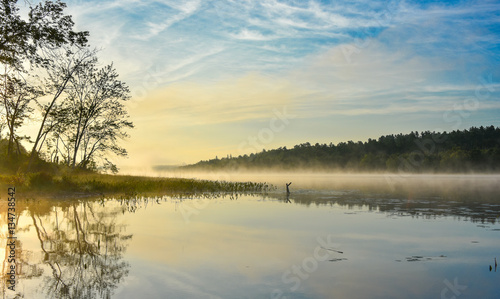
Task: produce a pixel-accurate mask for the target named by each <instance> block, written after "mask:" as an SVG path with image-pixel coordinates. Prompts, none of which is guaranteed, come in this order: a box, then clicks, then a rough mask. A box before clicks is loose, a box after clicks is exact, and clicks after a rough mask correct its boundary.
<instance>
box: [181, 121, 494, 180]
mask: <svg viewBox="0 0 500 299" xmlns="http://www.w3.org/2000/svg"><path fill="white" fill-rule="evenodd" d="M181 168H182V169H184V170H208V171H211V170H214V171H215V170H257V169H273V170H296V169H311V170H312V169H314V170H321V171H388V172H400V171H404V172H413V173H419V172H469V171H474V172H498V171H500V128H495V127H494V126H489V127H483V126H481V127H479V128H477V127H472V128H470V129H469V130H463V131H452V132H430V131H425V132H421V133H419V132H411V133H410V134H397V135H386V136H381V137H379V138H378V139H368V141H367V142H361V141H358V142H353V141H348V142H340V143H338V144H337V145H335V144H333V143H330V144H319V143H316V144H314V145H311V144H310V143H309V142H306V143H302V144H299V145H296V146H294V147H293V148H290V149H288V148H286V147H280V148H278V149H273V150H267V151H266V150H263V151H262V152H260V153H257V154H250V155H244V156H238V157H232V156H228V157H227V158H222V159H219V158H217V157H216V158H215V159H212V160H208V161H200V162H198V163H196V164H194V165H187V166H183V167H181Z"/></svg>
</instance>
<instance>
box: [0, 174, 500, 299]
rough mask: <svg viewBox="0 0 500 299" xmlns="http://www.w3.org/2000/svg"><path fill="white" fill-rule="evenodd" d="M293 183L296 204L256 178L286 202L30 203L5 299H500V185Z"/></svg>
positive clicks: (490, 181) (472, 181)
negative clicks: (13, 281)
mask: <svg viewBox="0 0 500 299" xmlns="http://www.w3.org/2000/svg"><path fill="white" fill-rule="evenodd" d="M286 178H287V179H290V180H291V181H293V183H292V185H291V186H290V187H291V191H292V192H291V194H290V196H288V197H287V196H286V193H285V192H284V188H283V187H284V182H285V177H280V176H273V177H270V176H267V177H265V178H263V177H262V176H261V177H257V176H254V177H253V179H254V180H257V181H259V180H264V179H265V180H266V181H271V182H273V183H275V184H277V185H278V186H279V188H278V190H276V192H274V193H272V194H267V195H255V196H251V195H239V196H236V195H225V196H223V195H216V196H213V195H207V196H205V197H196V198H171V197H160V198H128V199H111V198H108V199H104V200H64V201H62V200H57V201H56V200H30V201H18V203H17V210H18V211H19V212H20V215H18V216H19V217H18V224H17V230H16V237H17V240H18V241H17V243H16V257H17V268H18V274H17V276H16V279H17V285H16V292H12V291H10V290H7V289H6V284H5V280H6V276H5V275H6V271H8V269H7V268H6V267H7V266H8V263H7V262H6V261H4V263H3V264H2V265H3V270H2V273H3V277H2V289H3V290H2V292H3V297H4V298H14V296H15V294H16V293H17V294H18V295H19V296H20V297H22V296H24V297H23V298H133V299H136V298H454V297H455V298H500V269H498V270H497V269H496V268H495V261H494V258H497V259H500V225H499V221H500V218H499V217H500V198H499V195H497V194H498V191H499V189H500V188H499V187H498V183H499V182H500V180H499V177H497V176H481V177H474V178H472V177H464V176H455V177H448V176H439V177H438V176H436V177H432V178H431V179H430V180H428V178H425V179H424V178H423V177H409V178H405V180H400V179H397V180H394V178H390V179H389V180H387V178H380V177H370V176H364V177H363V176H352V177H351V178H350V179H348V180H343V181H342V180H341V178H340V177H338V176H312V175H309V176H307V177H300V178H299V177H298V176H296V177H290V176H288V177H286ZM1 204H2V205H1V210H0V211H1V216H2V218H1V219H0V223H1V234H2V241H1V246H0V256H2V257H4V256H5V257H6V258H7V257H8V256H7V252H8V246H7V240H6V239H5V237H6V236H7V219H6V204H5V198H4V197H2V202H1ZM6 249H7V250H6ZM490 266H491V267H492V268H491V270H490Z"/></svg>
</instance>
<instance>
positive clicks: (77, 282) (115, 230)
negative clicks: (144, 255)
mask: <svg viewBox="0 0 500 299" xmlns="http://www.w3.org/2000/svg"><path fill="white" fill-rule="evenodd" d="M103 207H104V205H103V204H96V202H94V201H81V202H80V201H65V202H55V201H50V200H43V201H29V202H28V203H24V207H23V208H24V209H21V210H20V211H22V212H20V213H19V215H18V221H19V222H20V223H21V225H22V226H21V227H19V228H18V229H17V231H16V234H17V237H18V243H17V244H16V245H17V249H18V250H17V252H16V257H17V259H18V260H19V262H18V264H19V265H18V266H17V269H18V276H17V279H18V283H20V282H22V283H23V284H24V285H23V286H21V285H18V286H17V287H16V291H17V290H22V289H25V288H26V286H28V285H30V286H31V285H32V284H33V283H32V282H35V281H36V283H39V285H38V287H37V288H36V289H37V290H38V291H37V292H36V293H37V294H34V295H35V296H36V297H41V298H111V295H112V293H113V290H114V289H115V288H116V287H117V286H118V284H119V283H120V282H121V281H122V280H123V279H124V278H125V277H126V276H127V274H128V272H129V264H128V263H127V262H126V261H124V260H123V253H124V251H125V249H126V248H127V242H128V240H129V239H130V238H131V237H132V235H130V234H126V227H125V225H123V224H120V223H118V222H117V216H118V215H120V214H122V213H123V208H122V207H121V206H119V205H116V206H114V207H113V206H110V205H107V206H106V209H104V208H103ZM18 209H19V207H18ZM2 216H4V215H2ZM2 219H4V217H2ZM2 224H3V223H2ZM24 240H26V241H29V240H36V241H37V242H36V243H32V244H30V245H31V246H29V247H28V248H26V247H27V246H23V242H24ZM5 264H6V261H5V260H4V265H5ZM2 273H3V274H4V275H5V274H6V272H5V271H2ZM2 281H5V278H4V277H3V278H2ZM31 291H33V290H31ZM4 293H5V292H4ZM40 293H43V296H42V295H41V294H40ZM18 295H19V296H24V294H23V293H22V292H20V291H18ZM34 295H27V297H29V298H34V297H32V296H34Z"/></svg>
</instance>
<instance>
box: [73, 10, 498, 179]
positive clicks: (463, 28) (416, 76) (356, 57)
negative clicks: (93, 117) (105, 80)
mask: <svg viewBox="0 0 500 299" xmlns="http://www.w3.org/2000/svg"><path fill="white" fill-rule="evenodd" d="M66 2H67V4H68V8H67V11H66V12H67V13H69V14H71V15H72V16H73V19H74V21H75V23H76V28H77V29H78V30H88V31H89V32H90V43H91V45H92V46H95V47H97V48H100V49H101V51H100V53H99V57H100V60H101V62H103V63H110V62H113V63H114V66H115V67H116V69H117V70H118V72H119V74H120V78H121V79H122V80H123V81H125V82H126V83H127V84H128V85H129V87H130V89H131V95H132V97H131V99H130V101H129V102H128V103H127V107H128V109H129V113H130V117H131V120H132V121H133V122H134V124H135V128H134V129H133V130H131V131H130V132H129V133H130V135H131V137H130V138H129V139H128V140H125V141H123V143H122V145H123V146H124V147H125V148H127V150H128V153H129V157H128V159H124V160H118V166H119V167H121V168H123V169H129V168H131V167H142V168H148V167H151V166H152V165H179V164H184V163H187V164H191V163H196V162H197V161H200V160H207V159H212V158H215V157H216V156H218V157H219V158H220V157H225V156H227V155H232V156H238V155H244V154H250V153H252V152H253V153H255V152H259V151H261V150H262V149H273V148H278V147H281V146H286V147H288V148H291V147H293V146H294V145H296V144H300V143H305V142H310V143H311V144H315V143H327V144H329V143H331V142H333V143H334V144H337V143H338V142H342V141H348V140H353V141H359V140H361V141H366V140H368V138H372V139H376V138H378V137H379V136H381V135H387V134H397V133H409V132H411V131H427V130H429V131H452V130H457V129H467V128H470V127H471V126H481V125H484V126H486V125H494V126H500V118H499V116H500V100H499V95H500V68H499V59H500V55H499V54H500V51H499V50H500V24H499V22H500V2H499V1H487V0H482V1H374V0H354V1H324V0H321V1H320V0H311V1H298V0H287V1H285V0H239V1H237V0H213V1H210V0H178V1H174V0H162V1H149V0H145V1H136V0H98V1H91V0H89V1H86V0H74V1H70V0H68V1H66Z"/></svg>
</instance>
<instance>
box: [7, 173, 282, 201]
mask: <svg viewBox="0 0 500 299" xmlns="http://www.w3.org/2000/svg"><path fill="white" fill-rule="evenodd" d="M0 186H1V187H2V188H3V189H6V188H7V187H8V186H15V187H16V190H17V193H18V194H20V195H21V196H25V197H30V196H33V195H48V196H51V195H54V196H74V195H77V196H94V195H105V196H108V195H123V196H137V195H178V194H202V193H221V192H222V193H262V192H268V191H272V190H274V189H275V187H274V186H272V185H269V184H267V183H253V182H226V181H209V180H196V179H185V178H158V177H156V178H155V177H140V176H123V175H108V174H98V173H65V174H62V175H53V174H50V173H46V172H37V173H28V174H13V175H0Z"/></svg>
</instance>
